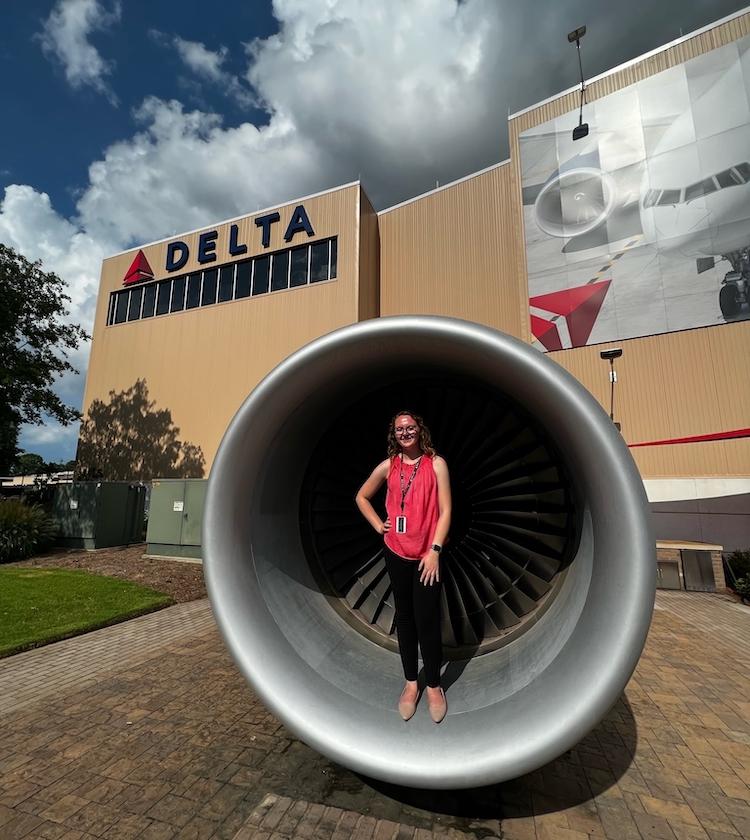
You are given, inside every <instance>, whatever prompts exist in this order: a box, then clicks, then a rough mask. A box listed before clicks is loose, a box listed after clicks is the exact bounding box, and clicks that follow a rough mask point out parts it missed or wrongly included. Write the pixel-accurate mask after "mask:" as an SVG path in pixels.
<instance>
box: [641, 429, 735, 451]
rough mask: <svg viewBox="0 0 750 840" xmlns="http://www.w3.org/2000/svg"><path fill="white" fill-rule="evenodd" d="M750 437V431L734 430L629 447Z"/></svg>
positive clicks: (652, 441) (655, 441) (651, 441)
mask: <svg viewBox="0 0 750 840" xmlns="http://www.w3.org/2000/svg"><path fill="white" fill-rule="evenodd" d="M746 437H750V429H734V430H733V431H731V432H712V433H711V434H709V435H691V436H690V437H682V438H667V439H666V440H649V441H646V442H645V443H629V444H628V446H630V447H636V446H666V445H668V444H671V443H702V442H704V441H707V440H734V439H736V438H746Z"/></svg>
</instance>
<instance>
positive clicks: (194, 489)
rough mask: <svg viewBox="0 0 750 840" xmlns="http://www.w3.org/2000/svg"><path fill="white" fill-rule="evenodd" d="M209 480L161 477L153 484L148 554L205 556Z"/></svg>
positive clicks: (147, 541)
mask: <svg viewBox="0 0 750 840" xmlns="http://www.w3.org/2000/svg"><path fill="white" fill-rule="evenodd" d="M207 487H208V481H207V480H206V479H200V478H195V479H192V478H190V479H182V478H160V479H156V480H154V481H153V482H152V484H151V506H150V510H149V517H148V530H147V532H146V543H147V545H146V553H147V554H154V555H158V556H161V557H187V558H194V559H198V558H200V556H201V526H202V524H203V505H204V502H205V499H206V488H207Z"/></svg>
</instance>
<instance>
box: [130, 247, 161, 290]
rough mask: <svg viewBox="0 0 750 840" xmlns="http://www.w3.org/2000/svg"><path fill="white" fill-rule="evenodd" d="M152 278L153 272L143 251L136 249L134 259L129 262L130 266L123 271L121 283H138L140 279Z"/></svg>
mask: <svg viewBox="0 0 750 840" xmlns="http://www.w3.org/2000/svg"><path fill="white" fill-rule="evenodd" d="M153 279H154V272H153V271H152V270H151V266H150V265H149V264H148V260H147V259H146V255H145V254H144V253H143V251H138V253H137V254H136V255H135V259H134V260H133V262H132V263H131V264H130V268H129V269H128V270H127V272H126V273H125V277H124V278H123V281H122V285H123V286H130V285H131V284H132V283H140V282H141V281H142V280H153Z"/></svg>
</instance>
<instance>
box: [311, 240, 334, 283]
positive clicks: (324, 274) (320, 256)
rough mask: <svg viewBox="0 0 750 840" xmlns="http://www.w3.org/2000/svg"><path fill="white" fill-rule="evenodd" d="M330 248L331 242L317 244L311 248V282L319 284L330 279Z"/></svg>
mask: <svg viewBox="0 0 750 840" xmlns="http://www.w3.org/2000/svg"><path fill="white" fill-rule="evenodd" d="M328 246H329V241H328V240H327V239H326V241H325V242H316V243H315V244H314V245H312V246H311V248H312V254H311V256H310V282H311V283H319V282H320V281H321V280H327V279H328Z"/></svg>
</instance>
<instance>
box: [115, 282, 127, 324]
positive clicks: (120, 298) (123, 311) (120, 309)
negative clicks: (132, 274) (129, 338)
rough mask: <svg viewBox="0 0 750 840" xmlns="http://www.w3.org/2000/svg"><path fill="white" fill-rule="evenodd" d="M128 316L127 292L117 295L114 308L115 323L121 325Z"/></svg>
mask: <svg viewBox="0 0 750 840" xmlns="http://www.w3.org/2000/svg"><path fill="white" fill-rule="evenodd" d="M127 314H128V291H127V289H126V290H125V291H124V292H118V293H117V305H116V306H115V323H116V324H122V323H124V321H125V318H126V317H127Z"/></svg>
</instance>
